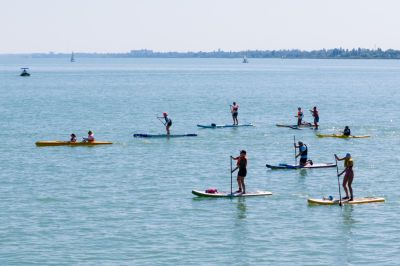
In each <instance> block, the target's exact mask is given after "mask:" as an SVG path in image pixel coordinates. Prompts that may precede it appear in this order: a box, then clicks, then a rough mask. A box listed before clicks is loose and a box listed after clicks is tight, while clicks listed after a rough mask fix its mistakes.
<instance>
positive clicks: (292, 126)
mask: <svg viewBox="0 0 400 266" xmlns="http://www.w3.org/2000/svg"><path fill="white" fill-rule="evenodd" d="M276 126H277V127H288V128H291V129H301V128H313V127H315V126H314V125H313V124H311V123H306V124H301V125H300V126H298V125H286V124H276Z"/></svg>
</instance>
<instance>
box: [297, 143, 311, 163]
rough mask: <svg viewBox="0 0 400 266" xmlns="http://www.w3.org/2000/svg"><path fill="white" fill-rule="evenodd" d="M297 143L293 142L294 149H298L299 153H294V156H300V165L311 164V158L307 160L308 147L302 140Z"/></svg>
mask: <svg viewBox="0 0 400 266" xmlns="http://www.w3.org/2000/svg"><path fill="white" fill-rule="evenodd" d="M298 144H299V145H296V143H295V144H294V148H295V149H297V148H298V149H299V153H298V154H297V155H296V158H297V157H299V156H300V163H299V164H300V166H306V165H307V164H308V163H309V164H311V165H313V162H312V161H311V160H308V147H307V145H306V144H304V143H303V142H302V141H299V142H298Z"/></svg>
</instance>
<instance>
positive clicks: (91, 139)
mask: <svg viewBox="0 0 400 266" xmlns="http://www.w3.org/2000/svg"><path fill="white" fill-rule="evenodd" d="M83 140H84V141H88V142H92V141H94V134H93V132H92V131H90V130H89V132H88V137H87V138H83Z"/></svg>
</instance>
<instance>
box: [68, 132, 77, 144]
mask: <svg viewBox="0 0 400 266" xmlns="http://www.w3.org/2000/svg"><path fill="white" fill-rule="evenodd" d="M70 137H71V138H70V139H69V141H70V142H76V135H75V134H74V133H72V134H71V136H70Z"/></svg>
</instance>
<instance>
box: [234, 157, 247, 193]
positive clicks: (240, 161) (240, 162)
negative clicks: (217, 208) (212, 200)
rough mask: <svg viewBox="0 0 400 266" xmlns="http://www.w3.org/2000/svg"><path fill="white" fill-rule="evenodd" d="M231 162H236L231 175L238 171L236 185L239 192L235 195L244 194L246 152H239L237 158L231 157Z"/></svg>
mask: <svg viewBox="0 0 400 266" xmlns="http://www.w3.org/2000/svg"><path fill="white" fill-rule="evenodd" d="M231 158H232V159H233V160H236V161H237V163H236V168H235V169H233V170H232V173H233V172H235V171H236V170H237V169H239V171H238V174H237V183H238V187H239V190H238V191H236V192H235V193H242V194H246V185H245V184H244V178H245V177H246V175H247V158H246V151H245V150H242V151H240V155H239V157H232V156H231Z"/></svg>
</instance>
